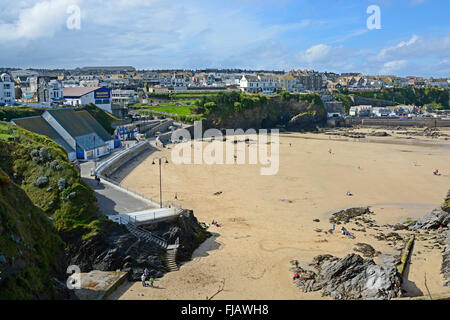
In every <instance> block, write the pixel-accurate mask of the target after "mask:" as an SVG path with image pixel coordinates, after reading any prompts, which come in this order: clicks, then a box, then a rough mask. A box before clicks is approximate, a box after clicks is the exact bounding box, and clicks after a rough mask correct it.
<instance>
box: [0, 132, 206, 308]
mask: <svg viewBox="0 0 450 320" xmlns="http://www.w3.org/2000/svg"><path fill="white" fill-rule="evenodd" d="M13 129H14V133H15V138H14V139H13V140H8V139H6V140H5V139H1V137H0V154H1V156H0V160H1V161H0V299H76V296H75V295H74V294H73V292H72V291H70V290H68V289H67V287H66V280H67V276H68V275H67V274H66V270H67V267H68V266H69V265H77V266H78V267H79V268H80V270H81V272H89V271H91V270H102V271H115V270H118V269H120V270H123V271H126V272H129V275H130V280H139V278H140V275H141V274H142V272H143V270H144V268H149V269H150V271H151V273H152V274H153V275H154V276H156V277H161V276H162V275H163V274H164V273H165V272H167V268H166V266H165V254H166V251H165V250H163V249H161V248H159V247H158V246H156V245H152V244H149V243H146V242H143V241H140V240H139V239H137V238H136V237H134V236H133V235H132V234H130V233H129V232H128V230H127V229H126V228H125V227H124V226H122V225H118V224H116V223H114V222H112V221H110V220H108V219H107V218H105V217H101V216H100V212H99V210H98V205H97V199H96V197H95V194H94V192H93V190H92V189H91V188H90V187H89V186H88V185H87V184H85V183H84V182H83V180H82V179H81V177H80V175H79V172H78V171H77V169H76V168H75V166H74V165H73V164H72V163H71V162H69V161H68V159H67V156H66V153H65V151H64V150H63V149H62V147H60V146H59V145H57V144H56V143H54V142H53V141H52V140H50V139H48V138H46V137H44V136H40V135H36V134H33V133H31V132H29V131H26V130H23V129H20V128H17V127H13ZM156 233H157V234H159V235H161V236H163V237H165V238H166V239H167V240H168V242H169V243H173V242H174V241H175V239H176V238H177V237H179V238H180V244H181V248H180V249H179V259H180V260H188V259H190V257H191V254H192V252H193V250H194V249H195V248H196V247H197V246H198V245H199V244H200V243H201V242H202V241H203V240H204V239H206V237H207V236H208V233H207V232H206V231H205V230H204V229H203V228H202V227H201V226H200V224H199V223H198V221H197V219H196V218H195V217H194V216H193V213H192V211H186V212H185V213H184V214H183V215H181V217H180V218H179V219H178V220H177V221H175V222H172V223H167V224H165V225H161V226H158V228H157V232H156Z"/></svg>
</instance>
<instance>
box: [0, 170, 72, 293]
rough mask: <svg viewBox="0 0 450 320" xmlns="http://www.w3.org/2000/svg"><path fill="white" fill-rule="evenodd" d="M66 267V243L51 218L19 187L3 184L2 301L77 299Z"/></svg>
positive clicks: (0, 236)
mask: <svg viewBox="0 0 450 320" xmlns="http://www.w3.org/2000/svg"><path fill="white" fill-rule="evenodd" d="M0 171H1V169H0ZM3 174H4V172H3ZM66 268H67V266H66V263H65V256H64V250H63V242H62V241H61V239H60V237H59V236H58V234H57V232H56V229H55V228H54V226H53V225H52V223H51V222H50V220H49V219H48V217H47V215H46V214H45V213H44V212H43V211H42V209H40V208H38V207H36V206H35V205H34V204H33V203H32V201H31V200H30V198H29V197H28V196H27V194H26V193H25V192H24V191H23V190H22V189H21V188H20V187H19V186H18V185H16V184H15V183H11V184H9V185H6V184H3V185H2V186H1V187H0V299H1V300H4V299H60V298H62V299H69V298H74V295H72V293H71V292H70V291H69V290H67V289H66V288H65V280H64V279H65V278H66V276H65V271H66Z"/></svg>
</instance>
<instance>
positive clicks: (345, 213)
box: [330, 207, 372, 224]
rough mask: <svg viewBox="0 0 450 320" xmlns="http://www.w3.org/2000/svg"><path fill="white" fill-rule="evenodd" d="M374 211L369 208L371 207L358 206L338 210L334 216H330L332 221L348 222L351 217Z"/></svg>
mask: <svg viewBox="0 0 450 320" xmlns="http://www.w3.org/2000/svg"><path fill="white" fill-rule="evenodd" d="M369 213H372V212H371V211H370V209H369V207H365V208H364V207H357V208H349V209H344V210H341V211H338V212H335V213H333V215H332V217H331V218H330V222H331V223H336V224H340V223H348V222H350V220H351V219H353V218H355V217H359V216H361V215H364V214H369Z"/></svg>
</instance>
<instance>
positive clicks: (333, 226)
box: [331, 223, 336, 232]
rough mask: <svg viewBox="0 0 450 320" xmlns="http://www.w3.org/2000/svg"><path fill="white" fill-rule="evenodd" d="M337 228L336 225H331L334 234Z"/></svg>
mask: <svg viewBox="0 0 450 320" xmlns="http://www.w3.org/2000/svg"><path fill="white" fill-rule="evenodd" d="M335 227H336V225H335V224H334V223H333V224H332V225H331V230H333V232H334V229H335Z"/></svg>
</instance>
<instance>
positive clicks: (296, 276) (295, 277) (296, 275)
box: [292, 273, 300, 280]
mask: <svg viewBox="0 0 450 320" xmlns="http://www.w3.org/2000/svg"><path fill="white" fill-rule="evenodd" d="M299 278H300V275H299V274H298V273H295V274H294V277H293V278H292V280H295V279H299Z"/></svg>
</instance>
